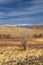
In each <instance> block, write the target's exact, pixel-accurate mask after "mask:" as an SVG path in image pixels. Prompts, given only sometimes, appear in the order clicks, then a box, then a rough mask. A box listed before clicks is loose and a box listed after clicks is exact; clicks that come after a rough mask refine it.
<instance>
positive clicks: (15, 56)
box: [0, 26, 43, 65]
mask: <svg viewBox="0 0 43 65" xmlns="http://www.w3.org/2000/svg"><path fill="white" fill-rule="evenodd" d="M40 33H41V34H43V30H42V29H27V28H17V27H2V26H1V27H0V34H10V35H11V36H15V37H17V36H18V37H19V36H21V35H22V34H27V35H34V34H40ZM27 43H28V44H41V43H42V44H43V38H32V39H28V41H27ZM0 44H2V45H4V44H5V45H6V44H8V45H10V44H11V45H12V44H14V45H17V44H18V45H21V41H12V40H7V39H6V40H0ZM30 56H31V59H32V57H35V60H34V59H33V60H34V62H35V63H36V62H39V63H40V65H42V64H43V62H42V61H43V60H40V61H39V60H38V59H40V58H38V57H40V56H43V48H39V49H38V48H34V49H33V48H32V49H31V48H27V50H25V51H24V50H23V47H21V46H0V65H39V64H37V63H36V64H24V63H25V62H27V61H28V62H30V59H29V57H30ZM27 57H28V59H27ZM36 57H37V58H36ZM26 59H27V60H26ZM41 59H43V57H41ZM33 60H31V63H33ZM18 62H19V63H20V62H22V64H18Z"/></svg>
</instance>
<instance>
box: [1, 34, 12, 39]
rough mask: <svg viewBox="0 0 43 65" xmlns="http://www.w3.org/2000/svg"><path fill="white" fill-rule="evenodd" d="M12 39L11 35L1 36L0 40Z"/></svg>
mask: <svg viewBox="0 0 43 65" xmlns="http://www.w3.org/2000/svg"><path fill="white" fill-rule="evenodd" d="M10 38H12V37H11V35H10V34H0V39H10Z"/></svg>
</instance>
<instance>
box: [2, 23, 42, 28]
mask: <svg viewBox="0 0 43 65" xmlns="http://www.w3.org/2000/svg"><path fill="white" fill-rule="evenodd" d="M40 25H42V24H36V25H35V24H16V25H10V24H6V25H1V26H14V27H23V28H32V27H33V26H40Z"/></svg>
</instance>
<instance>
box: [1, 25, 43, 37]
mask: <svg viewBox="0 0 43 65" xmlns="http://www.w3.org/2000/svg"><path fill="white" fill-rule="evenodd" d="M0 34H10V35H12V36H21V35H22V34H27V35H33V34H43V30H42V29H37V27H36V29H35V27H33V28H20V27H15V26H0Z"/></svg>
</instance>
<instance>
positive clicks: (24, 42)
mask: <svg viewBox="0 0 43 65" xmlns="http://www.w3.org/2000/svg"><path fill="white" fill-rule="evenodd" d="M27 40H28V36H27V35H26V34H22V41H21V42H22V46H23V48H24V50H26V49H27Z"/></svg>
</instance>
